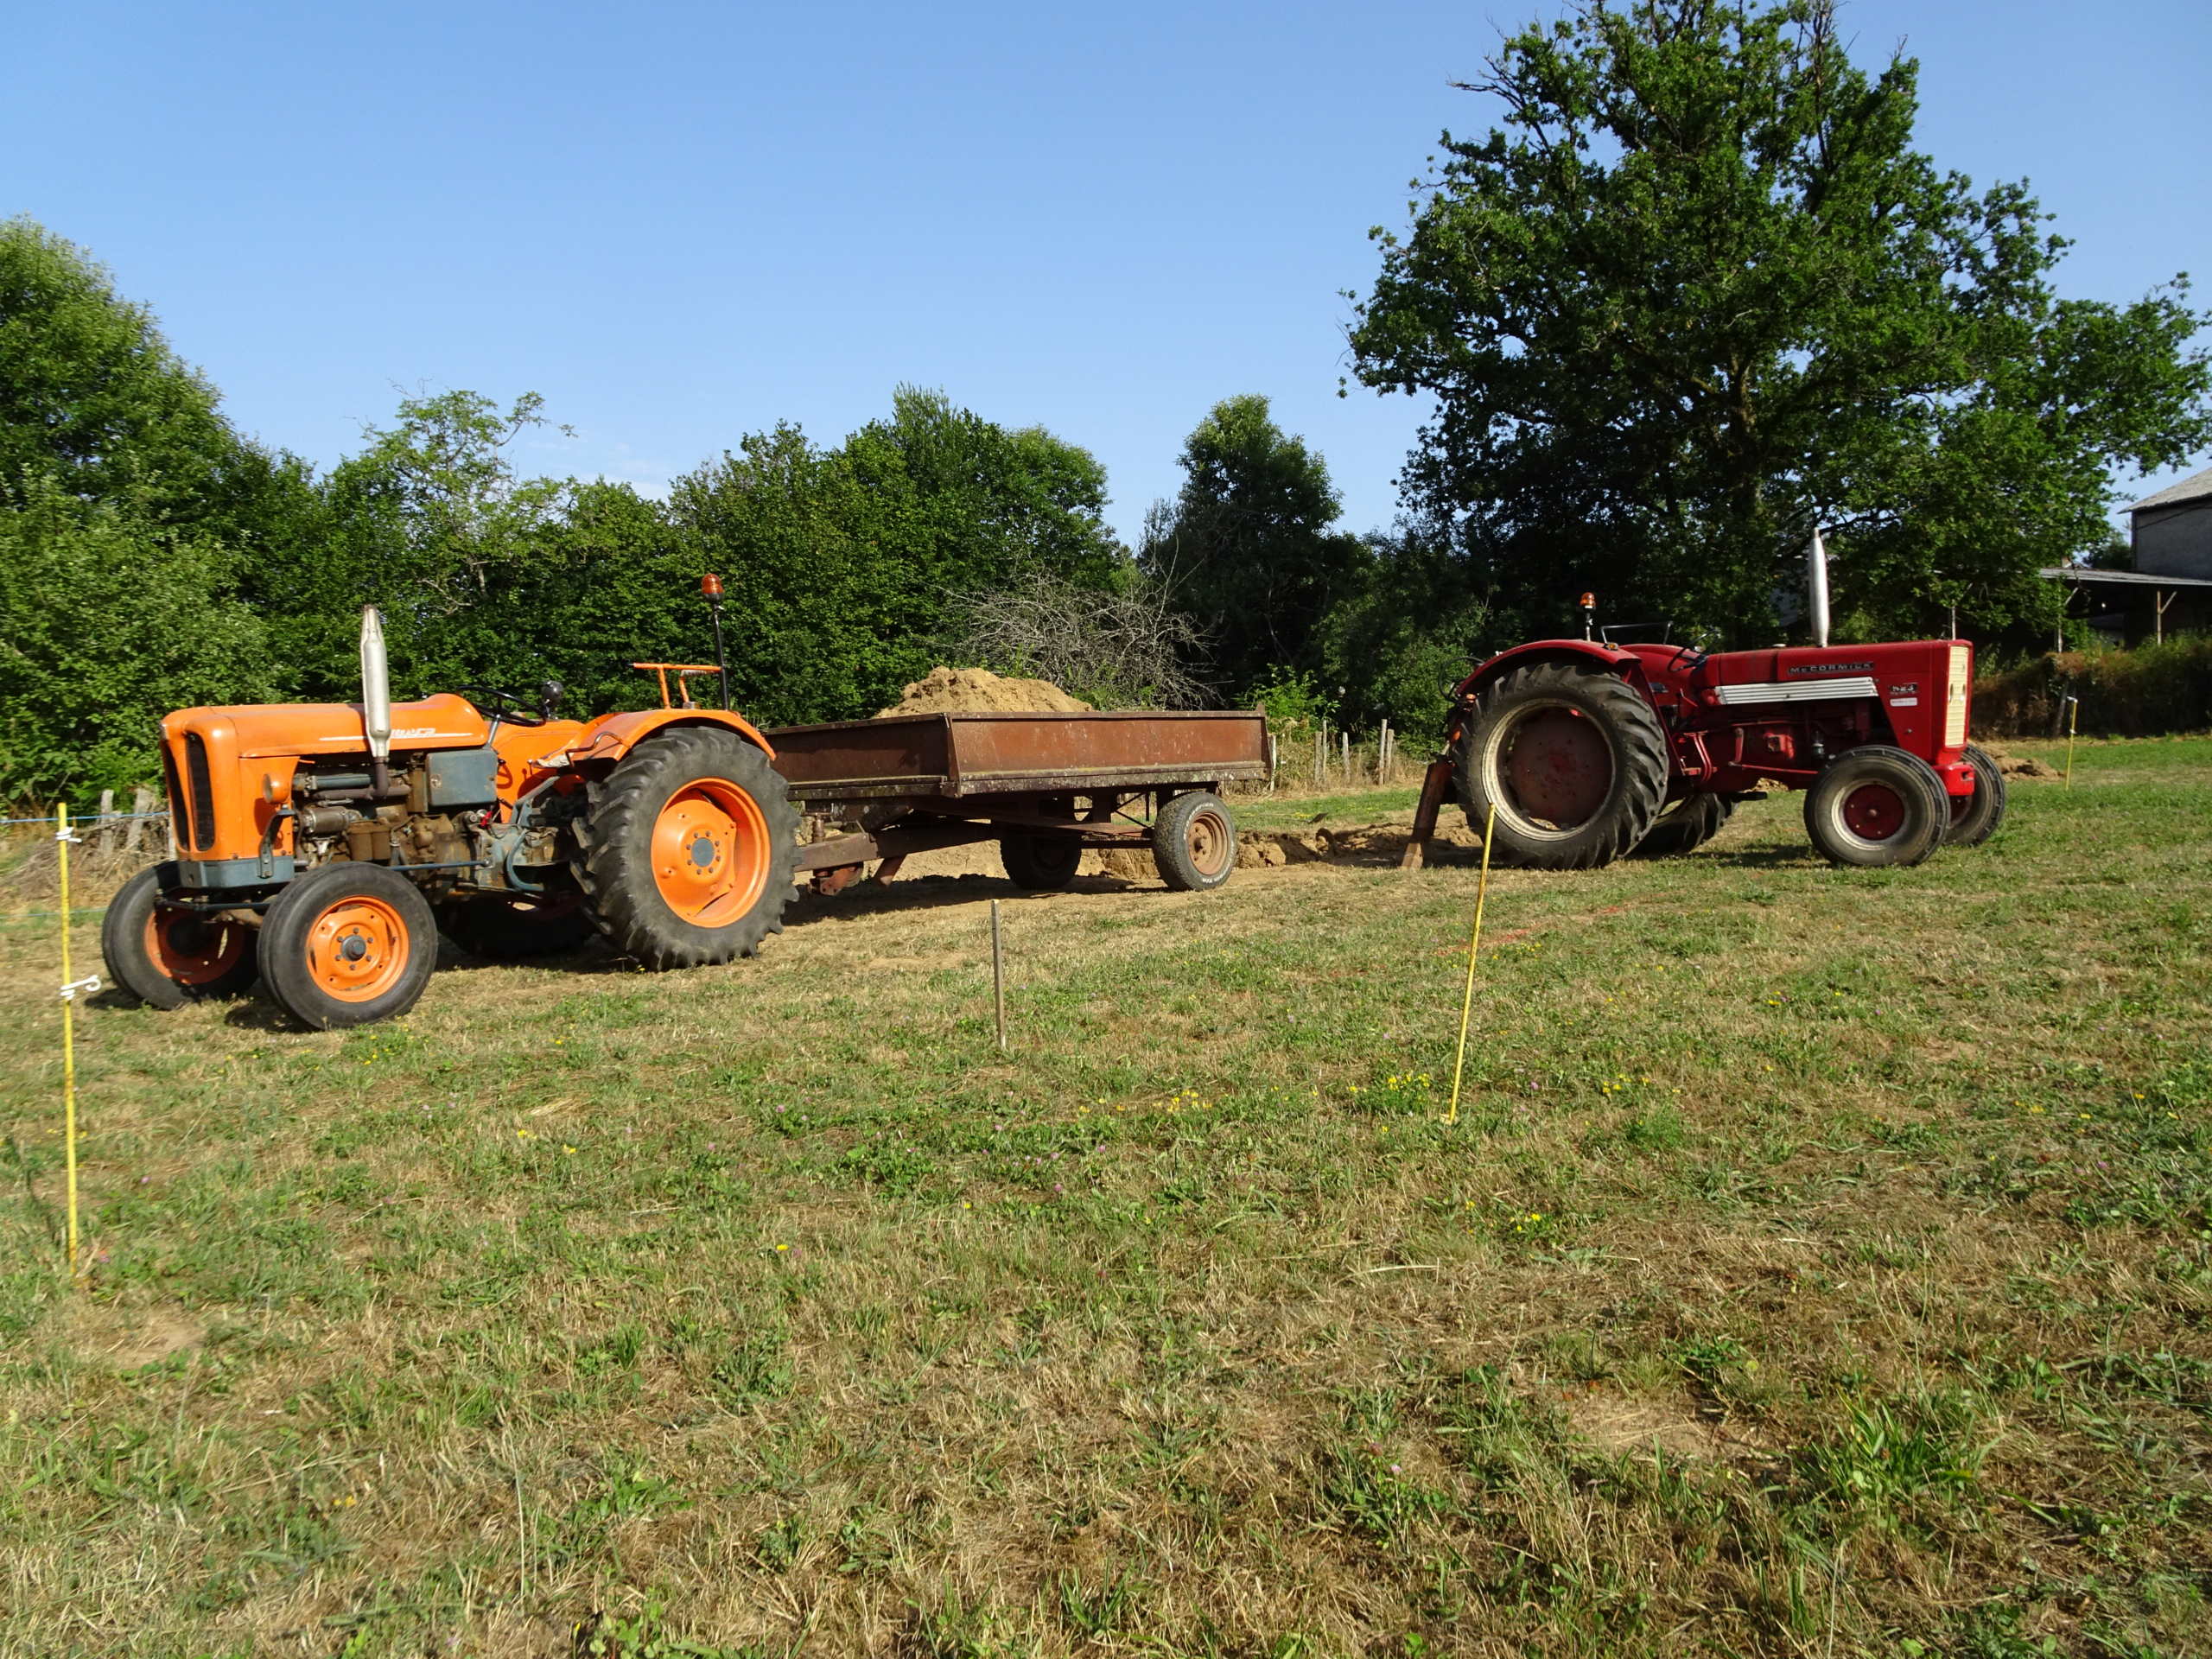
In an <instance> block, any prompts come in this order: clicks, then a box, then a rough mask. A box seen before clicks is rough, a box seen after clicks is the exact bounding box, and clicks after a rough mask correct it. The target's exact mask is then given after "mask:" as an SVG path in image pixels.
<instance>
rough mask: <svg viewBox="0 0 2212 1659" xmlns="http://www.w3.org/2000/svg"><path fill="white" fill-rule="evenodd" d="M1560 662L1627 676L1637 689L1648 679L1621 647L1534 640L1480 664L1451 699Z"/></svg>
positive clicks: (1635, 659) (1639, 662) (1581, 641)
mask: <svg viewBox="0 0 2212 1659" xmlns="http://www.w3.org/2000/svg"><path fill="white" fill-rule="evenodd" d="M1561 660H1566V661H1573V662H1586V663H1588V664H1591V665H1592V667H1595V668H1604V669H1610V670H1611V671H1612V672H1614V673H1616V674H1624V675H1626V676H1628V677H1630V679H1631V680H1633V681H1634V682H1635V683H1637V685H1638V686H1641V685H1643V682H1644V679H1645V674H1644V666H1643V658H1641V657H1639V656H1637V654H1636V652H1632V651H1629V650H1626V649H1624V647H1622V646H1619V645H1601V644H1599V642H1598V641H1597V640H1594V639H1532V640H1530V641H1529V643H1528V644H1527V645H1516V646H1514V647H1513V648H1512V649H1511V650H1510V651H1501V652H1498V653H1497V656H1495V657H1493V658H1491V659H1490V660H1489V661H1488V662H1486V663H1483V664H1478V666H1477V667H1476V669H1475V671H1474V672H1473V673H1471V674H1470V675H1468V676H1467V677H1466V678H1465V679H1464V680H1462V681H1460V682H1459V687H1458V689H1457V690H1456V691H1454V693H1453V694H1452V695H1453V696H1455V697H1470V696H1474V695H1475V694H1476V693H1477V692H1479V691H1480V690H1482V689H1483V687H1484V686H1486V685H1488V684H1489V683H1491V681H1492V680H1494V679H1496V678H1497V677H1498V676H1499V675H1501V674H1509V673H1510V672H1512V671H1513V670H1515V669H1516V668H1519V667H1520V666H1522V664H1524V663H1535V662H1558V661H1561Z"/></svg>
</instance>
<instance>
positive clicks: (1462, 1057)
mask: <svg viewBox="0 0 2212 1659" xmlns="http://www.w3.org/2000/svg"><path fill="white" fill-rule="evenodd" d="M1494 829H1497V802H1496V801H1492V802H1491V804H1490V810H1489V811H1488V812H1487V813H1485V814H1484V817H1483V873H1482V875H1481V877H1480V878H1479V879H1478V880H1477V881H1476V883H1475V927H1474V931H1473V932H1472V933H1471V934H1469V935H1468V937H1467V988H1466V990H1465V992H1463V993H1462V994H1461V995H1460V998H1459V1058H1458V1059H1456V1060H1454V1061H1453V1062H1452V1109H1451V1110H1450V1111H1448V1112H1446V1113H1445V1114H1444V1121H1445V1122H1446V1123H1457V1122H1459V1078H1460V1077H1461V1076H1462V1075H1463V1074H1464V1073H1465V1071H1466V1069H1467V1017H1468V1015H1469V1014H1471V1013H1472V1012H1473V1011H1474V1007H1475V957H1476V954H1477V953H1478V951H1480V950H1481V949H1482V948H1483V900H1484V899H1487V898H1488V897H1489V896H1490V845H1491V831H1492V830H1494Z"/></svg>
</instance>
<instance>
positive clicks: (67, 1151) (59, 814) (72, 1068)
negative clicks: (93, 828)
mask: <svg viewBox="0 0 2212 1659" xmlns="http://www.w3.org/2000/svg"><path fill="white" fill-rule="evenodd" d="M76 844H77V837H76V836H75V835H74V834H73V833H72V832H71V830H70V828H69V809H68V807H67V806H66V805H64V806H60V807H58V808H56V809H55V810H54V856H55V859H56V861H57V862H58V863H59V864H60V868H61V1156H62V1160H63V1162H64V1165H65V1166H66V1167H67V1171H68V1182H69V1271H70V1272H71V1273H75V1272H76V1271H77V1020H76V1014H77V998H78V997H79V995H86V994H88V993H90V992H92V991H97V990H98V989H99V988H100V982H99V976H98V975H94V976H92V977H91V978H89V979H72V978H71V977H70V976H69V849H70V848H71V847H73V846H74V845H76Z"/></svg>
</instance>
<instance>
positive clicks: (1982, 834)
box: [1943, 743, 2005, 847]
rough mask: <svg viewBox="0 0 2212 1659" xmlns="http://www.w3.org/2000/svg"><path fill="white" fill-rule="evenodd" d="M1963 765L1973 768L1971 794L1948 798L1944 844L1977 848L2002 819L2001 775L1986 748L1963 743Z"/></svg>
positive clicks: (2003, 814) (2002, 788) (2002, 794)
mask: <svg viewBox="0 0 2212 1659" xmlns="http://www.w3.org/2000/svg"><path fill="white" fill-rule="evenodd" d="M1967 765H1968V766H1972V767H1973V768H1974V793H1973V794H1972V795H1970V796H1968V797H1967V798H1966V799H1965V800H1963V801H1962V800H1961V799H1960V798H1958V797H1957V796H1955V795H1953V796H1950V797H1948V799H1949V801H1950V803H1951V827H1950V829H1949V830H1948V833H1946V834H1945V836H1944V837H1943V844H1944V845H1945V846H1947V847H1979V846H1980V845H1981V843H1982V842H1985V841H1987V840H1988V839H1989V838H1990V837H1991V836H1993V835H1995V834H1996V833H1997V831H1998V829H1999V828H2000V827H2001V826H2002V825H2003V824H2004V822H2005V774H2004V772H2002V771H2001V770H2000V769H1999V766H1998V765H1997V762H1996V761H1995V760H1992V759H1991V758H1990V754H1989V752H1988V751H1987V750H1986V749H1983V748H1980V747H1976V746H1975V745H1974V744H1972V743H1969V744H1967Z"/></svg>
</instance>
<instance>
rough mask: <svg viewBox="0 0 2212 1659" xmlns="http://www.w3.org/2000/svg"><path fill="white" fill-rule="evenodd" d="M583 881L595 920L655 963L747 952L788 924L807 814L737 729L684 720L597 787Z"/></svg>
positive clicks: (579, 871) (695, 963)
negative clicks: (801, 814)
mask: <svg viewBox="0 0 2212 1659" xmlns="http://www.w3.org/2000/svg"><path fill="white" fill-rule="evenodd" d="M582 831H583V837H584V842H585V844H584V849H583V852H582V855H581V856H580V857H579V858H578V859H577V860H576V863H575V874H576V882H577V885H578V886H579V887H582V889H583V895H584V907H585V911H586V912H587V913H588V915H589V916H590V917H591V919H592V924H593V925H594V926H595V927H597V928H598V929H599V931H601V933H603V934H605V935H606V936H607V939H608V941H609V942H610V943H612V944H613V946H614V947H615V949H617V950H621V951H623V952H625V953H626V954H627V955H629V956H632V957H635V958H637V960H638V961H639V962H640V963H643V964H645V966H646V967H648V968H698V967H703V966H705V965H707V964H708V963H718V962H728V961H730V960H732V959H733V958H734V957H749V956H751V955H752V954H753V952H754V951H755V950H759V949H760V942H761V941H762V940H763V939H765V938H767V937H768V935H769V934H771V933H780V932H781V931H783V927H784V919H783V918H784V907H785V906H786V905H788V904H789V903H790V902H791V873H792V871H793V869H794V868H796V867H797V865H798V812H797V811H796V810H793V808H792V806H791V798H790V791H789V788H788V786H787V785H785V782H784V779H783V778H782V776H781V775H780V774H779V773H778V772H777V771H776V769H775V768H774V767H773V766H770V765H769V764H768V757H767V756H766V755H765V754H763V753H761V752H760V750H759V749H757V748H755V747H753V745H752V744H750V743H747V741H745V740H744V739H743V738H741V737H740V736H738V735H737V734H736V733H734V732H731V731H727V730H723V729H720V728H715V727H711V726H678V727H676V728H673V729H671V730H667V731H664V732H661V733H659V734H656V735H654V736H652V737H650V738H648V739H646V740H645V741H644V742H642V743H640V744H639V745H638V747H636V748H634V749H632V750H631V751H630V753H628V754H626V755H625V756H624V757H623V758H622V760H620V763H619V764H617V766H615V768H614V770H613V772H610V773H609V774H608V775H607V779H606V781H605V782H603V783H601V784H599V785H595V786H594V788H593V790H592V796H591V810H590V812H589V814H588V817H587V819H586V821H585V823H584V824H583V826H582Z"/></svg>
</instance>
